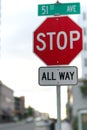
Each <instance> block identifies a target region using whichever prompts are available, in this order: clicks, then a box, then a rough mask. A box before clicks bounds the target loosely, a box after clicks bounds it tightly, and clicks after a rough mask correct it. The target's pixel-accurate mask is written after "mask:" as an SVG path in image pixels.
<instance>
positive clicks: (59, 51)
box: [33, 16, 82, 65]
mask: <svg viewBox="0 0 87 130" xmlns="http://www.w3.org/2000/svg"><path fill="white" fill-rule="evenodd" d="M33 47H34V53H35V54H36V55H37V56H38V57H39V58H40V59H42V60H43V61H44V62H45V63H46V64H47V65H64V64H65V65H66V64H69V63H70V62H71V61H72V60H73V59H74V58H75V56H76V55H77V54H78V53H79V52H80V51H81V50H82V29H81V27H79V26H78V25H77V24H76V23H75V22H73V21H72V20H71V19H70V18H69V17H67V16H63V17H58V16H57V17H49V18H47V19H46V20H45V21H44V22H43V23H42V24H41V25H40V26H39V27H38V28H37V29H36V30H35V31H34V46H33Z"/></svg>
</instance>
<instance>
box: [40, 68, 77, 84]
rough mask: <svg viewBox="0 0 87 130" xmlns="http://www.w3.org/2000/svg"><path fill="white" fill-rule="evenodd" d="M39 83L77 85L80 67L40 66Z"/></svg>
mask: <svg viewBox="0 0 87 130" xmlns="http://www.w3.org/2000/svg"><path fill="white" fill-rule="evenodd" d="M38 77H39V79H38V80H39V85H41V86H56V85H76V84H77V83H78V69H77V67H75V66H60V67H40V68H39V76H38Z"/></svg>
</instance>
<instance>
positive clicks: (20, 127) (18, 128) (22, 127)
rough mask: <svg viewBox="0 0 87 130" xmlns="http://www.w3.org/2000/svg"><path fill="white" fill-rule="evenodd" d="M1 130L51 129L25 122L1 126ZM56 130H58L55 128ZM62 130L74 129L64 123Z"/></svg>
mask: <svg viewBox="0 0 87 130" xmlns="http://www.w3.org/2000/svg"><path fill="white" fill-rule="evenodd" d="M51 129H52V128H51ZM0 130H50V127H47V126H43V127H41V126H36V125H35V123H25V121H22V122H18V123H7V124H0ZM55 130H57V129H56V128H55ZM61 130H72V129H71V126H70V124H69V123H67V122H62V124H61Z"/></svg>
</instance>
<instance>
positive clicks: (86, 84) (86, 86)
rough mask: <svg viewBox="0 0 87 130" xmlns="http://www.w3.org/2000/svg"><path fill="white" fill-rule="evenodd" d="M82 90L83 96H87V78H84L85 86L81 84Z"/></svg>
mask: <svg viewBox="0 0 87 130" xmlns="http://www.w3.org/2000/svg"><path fill="white" fill-rule="evenodd" d="M81 92H82V94H83V96H87V80H83V86H81Z"/></svg>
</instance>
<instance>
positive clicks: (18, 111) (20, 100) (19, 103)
mask: <svg viewBox="0 0 87 130" xmlns="http://www.w3.org/2000/svg"><path fill="white" fill-rule="evenodd" d="M14 107H15V108H14V114H15V115H16V116H17V117H18V118H22V117H23V115H24V113H25V97H24V96H21V97H14Z"/></svg>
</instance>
